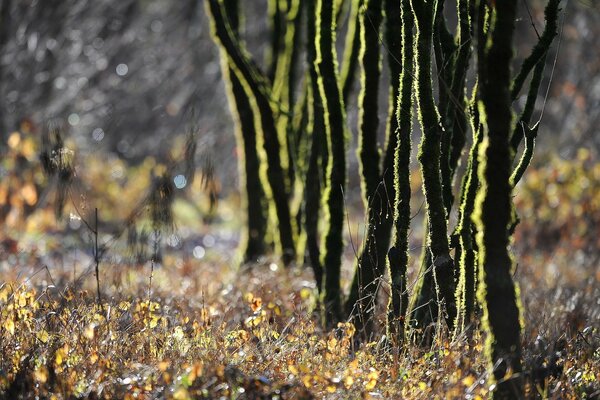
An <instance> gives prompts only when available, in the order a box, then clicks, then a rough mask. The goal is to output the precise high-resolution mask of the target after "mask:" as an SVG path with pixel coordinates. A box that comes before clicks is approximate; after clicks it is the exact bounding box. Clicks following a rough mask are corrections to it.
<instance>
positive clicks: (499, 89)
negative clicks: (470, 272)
mask: <svg viewBox="0 0 600 400" xmlns="http://www.w3.org/2000/svg"><path fill="white" fill-rule="evenodd" d="M516 9H517V1H516V0H505V1H501V2H496V3H495V7H494V8H493V9H492V10H491V12H492V15H491V20H490V29H489V36H488V40H487V42H486V43H479V44H478V45H479V46H485V48H484V50H483V54H484V58H483V59H482V60H480V63H481V65H480V70H479V82H480V97H481V101H480V113H481V119H482V122H483V126H484V141H483V143H482V146H481V149H480V153H479V154H480V156H479V162H480V164H479V180H480V182H481V187H480V189H479V192H478V194H477V199H476V205H475V215H474V220H475V223H476V226H477V230H478V233H477V244H478V247H479V274H480V278H479V300H480V301H481V304H482V308H483V327H484V329H485V331H486V333H487V351H488V356H489V361H488V362H489V364H488V365H489V367H490V370H491V374H490V378H491V381H492V382H493V383H495V388H494V390H493V393H492V397H493V398H495V399H515V398H522V397H523V396H524V393H523V376H522V374H521V371H522V369H521V344H520V331H521V328H520V319H519V299H518V294H517V290H516V287H515V284H514V282H513V279H512V273H513V260H512V257H511V255H510V253H509V251H508V244H509V233H508V227H509V224H510V223H511V218H512V199H511V194H512V187H511V184H510V174H511V159H512V158H511V148H510V142H509V141H510V134H511V130H512V129H511V128H512V109H511V97H510V84H511V76H510V63H511V59H512V54H513V51H512V39H513V33H514V26H515V17H516Z"/></svg>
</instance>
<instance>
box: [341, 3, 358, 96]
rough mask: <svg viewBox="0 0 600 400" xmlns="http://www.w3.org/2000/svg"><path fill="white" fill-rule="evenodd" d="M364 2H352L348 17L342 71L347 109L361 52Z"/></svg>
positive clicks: (343, 91) (342, 84)
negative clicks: (360, 26)
mask: <svg viewBox="0 0 600 400" xmlns="http://www.w3.org/2000/svg"><path fill="white" fill-rule="evenodd" d="M363 1H364V0H350V15H349V16H348V30H347V31H346V38H345V45H344V46H345V48H344V55H343V59H342V71H341V74H340V82H341V87H342V99H343V100H344V106H345V107H346V106H347V105H348V103H349V100H350V93H351V92H352V87H353V86H354V77H355V75H356V67H357V64H358V53H359V50H360V30H359V29H357V27H358V24H359V12H360V9H361V7H362V4H363Z"/></svg>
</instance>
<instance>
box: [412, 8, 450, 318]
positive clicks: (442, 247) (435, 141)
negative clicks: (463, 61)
mask: <svg viewBox="0 0 600 400" xmlns="http://www.w3.org/2000/svg"><path fill="white" fill-rule="evenodd" d="M412 7H413V12H414V15H415V21H416V30H417V37H416V48H415V51H416V61H415V69H416V71H415V72H416V78H417V81H416V85H415V94H416V98H417V104H418V110H419V122H420V124H421V129H422V131H423V136H422V140H421V145H420V148H419V154H418V159H419V163H420V165H421V173H422V175H423V191H424V192H425V200H426V207H427V221H428V228H429V232H428V245H429V248H430V252H431V260H432V267H433V278H434V282H435V286H436V292H437V296H438V301H439V302H441V304H443V307H442V308H443V310H444V312H445V320H446V323H447V325H448V328H450V329H452V328H453V327H454V318H455V316H456V303H455V299H454V290H455V285H454V262H453V260H452V258H451V257H450V247H449V243H448V234H447V215H446V208H445V207H444V198H443V194H442V177H441V172H440V171H441V169H440V146H441V139H442V132H441V121H440V116H439V114H438V111H437V107H436V105H435V102H434V98H433V88H432V83H431V49H432V44H433V43H432V41H433V25H434V20H435V3H434V2H426V1H424V0H412Z"/></svg>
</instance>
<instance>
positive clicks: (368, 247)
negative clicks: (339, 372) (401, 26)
mask: <svg viewBox="0 0 600 400" xmlns="http://www.w3.org/2000/svg"><path fill="white" fill-rule="evenodd" d="M381 6H382V0H366V2H365V7H364V8H363V9H362V10H361V12H360V18H359V29H360V43H361V46H360V54H359V61H360V67H361V68H360V72H361V88H360V93H359V96H358V121H359V122H358V150H357V153H358V160H359V167H360V173H361V189H362V198H363V205H364V207H365V213H366V214H367V232H366V237H365V239H364V241H363V246H362V248H361V250H360V254H359V258H358V260H357V265H356V273H355V275H354V281H353V282H352V286H351V291H350V296H349V299H348V302H347V305H346V312H347V314H353V315H355V316H356V318H355V320H354V323H355V325H356V328H357V330H358V332H362V331H363V330H365V332H364V334H365V335H367V336H368V335H369V334H370V332H371V330H372V329H371V325H372V317H373V310H374V308H375V297H376V294H377V286H378V284H379V282H378V280H377V278H379V277H381V275H382V274H383V267H384V265H385V257H383V258H382V259H378V256H379V254H378V251H377V241H376V238H375V235H376V233H377V226H378V225H379V220H380V219H381V218H382V216H381V214H380V213H379V212H377V211H378V210H379V211H381V208H382V207H381V205H380V204H376V203H381V202H385V201H388V199H386V198H383V197H381V196H379V195H378V193H377V192H378V186H379V185H380V184H381V185H383V182H381V180H380V178H381V176H380V171H379V169H380V168H379V163H380V156H379V146H378V145H377V130H378V128H379V115H378V114H379V102H378V98H379V78H380V76H381V57H380V51H379V49H380V48H379V29H380V26H381V21H382V19H383V12H382V7H381ZM382 194H383V195H384V196H385V193H383V191H382ZM384 255H385V253H384Z"/></svg>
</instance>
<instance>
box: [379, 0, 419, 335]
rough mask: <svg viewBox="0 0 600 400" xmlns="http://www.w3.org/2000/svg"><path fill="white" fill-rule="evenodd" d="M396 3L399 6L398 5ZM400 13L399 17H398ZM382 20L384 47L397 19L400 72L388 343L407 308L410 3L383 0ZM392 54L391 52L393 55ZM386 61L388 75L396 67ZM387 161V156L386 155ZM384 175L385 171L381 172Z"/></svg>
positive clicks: (400, 328)
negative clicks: (399, 21) (385, 25)
mask: <svg viewBox="0 0 600 400" xmlns="http://www.w3.org/2000/svg"><path fill="white" fill-rule="evenodd" d="M399 3H400V4H399ZM398 14H400V15H398ZM386 18H387V21H388V22H387V27H388V28H387V29H388V35H389V37H388V46H392V45H393V43H392V40H393V37H397V36H396V34H395V33H394V27H395V26H397V25H396V23H395V22H394V21H396V20H397V19H401V21H402V25H401V27H402V28H401V36H400V37H401V46H400V47H401V71H397V72H399V73H400V74H399V79H398V80H399V84H398V92H397V93H396V99H397V100H396V101H394V99H390V100H391V101H392V103H393V104H395V105H396V106H395V113H394V116H395V123H394V121H392V120H390V122H389V124H388V129H389V132H392V131H393V132H394V135H395V138H396V139H395V141H394V142H390V143H388V149H390V148H391V147H392V145H393V148H394V151H393V153H394V157H393V176H394V185H393V186H394V209H393V215H394V219H393V233H392V235H393V239H392V243H393V244H392V247H391V248H390V250H389V252H388V269H389V276H390V287H391V295H390V300H389V303H388V313H387V323H386V331H387V334H388V337H389V338H390V339H391V340H392V343H395V344H399V343H400V342H402V341H404V332H405V330H404V329H405V316H406V310H407V307H408V289H407V285H406V270H407V268H408V231H409V228H410V197H411V191H410V153H411V134H412V81H413V29H414V19H413V15H412V12H411V10H410V0H402V1H401V2H400V1H398V0H387V1H386ZM394 53H395V52H394ZM395 62H396V59H393V60H392V59H391V60H390V71H391V72H392V76H394V75H395V74H394V72H395V71H396V68H397V67H394V66H393V65H392V64H393V63H395ZM392 84H393V83H392ZM386 158H387V155H386ZM384 173H385V171H384Z"/></svg>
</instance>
